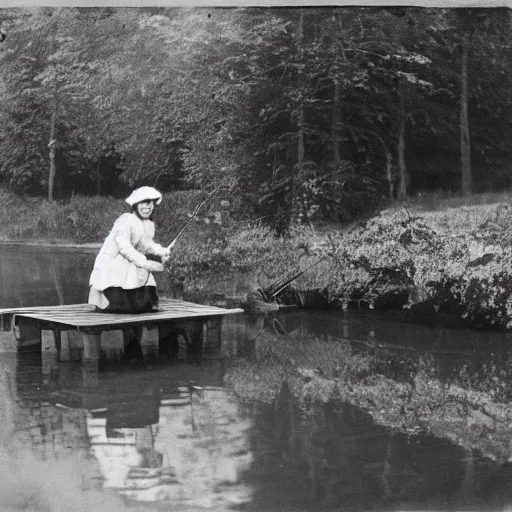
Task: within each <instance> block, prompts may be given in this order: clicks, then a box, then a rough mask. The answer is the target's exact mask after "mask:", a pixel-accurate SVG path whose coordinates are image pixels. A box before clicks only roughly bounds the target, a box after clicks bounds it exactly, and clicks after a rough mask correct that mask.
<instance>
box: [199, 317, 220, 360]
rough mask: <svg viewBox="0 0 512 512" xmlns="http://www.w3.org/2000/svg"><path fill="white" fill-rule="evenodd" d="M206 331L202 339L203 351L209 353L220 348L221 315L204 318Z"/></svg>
mask: <svg viewBox="0 0 512 512" xmlns="http://www.w3.org/2000/svg"><path fill="white" fill-rule="evenodd" d="M205 324H206V333H205V334H204V340H203V353H204V354H211V353H213V352H217V351H218V350H219V349H220V348H221V342H222V317H218V318H217V317H213V318H208V319H205Z"/></svg>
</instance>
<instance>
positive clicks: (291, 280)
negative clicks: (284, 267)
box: [269, 254, 329, 298]
mask: <svg viewBox="0 0 512 512" xmlns="http://www.w3.org/2000/svg"><path fill="white" fill-rule="evenodd" d="M328 256H329V254H325V255H324V256H322V257H321V258H319V259H318V260H316V261H315V262H314V263H312V264H311V265H309V267H306V268H305V269H304V270H300V271H299V272H297V273H295V274H293V275H292V276H291V277H290V278H288V279H286V280H285V282H284V283H283V284H281V285H280V286H278V288H277V289H276V290H275V291H273V292H271V293H270V294H269V296H270V298H273V297H276V296H277V295H278V294H279V293H281V292H282V291H283V290H284V289H285V288H286V287H287V286H288V285H290V284H291V283H292V282H293V281H295V279H297V278H299V277H300V276H301V275H302V274H304V272H307V271H308V270H310V269H312V268H313V267H316V265H318V264H319V263H321V262H322V261H323V260H325V259H326V258H327V257H328Z"/></svg>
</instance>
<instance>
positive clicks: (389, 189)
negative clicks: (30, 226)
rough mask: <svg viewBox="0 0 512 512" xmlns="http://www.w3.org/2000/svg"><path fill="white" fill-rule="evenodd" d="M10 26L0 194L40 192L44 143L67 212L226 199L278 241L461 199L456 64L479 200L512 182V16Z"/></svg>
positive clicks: (48, 21)
mask: <svg viewBox="0 0 512 512" xmlns="http://www.w3.org/2000/svg"><path fill="white" fill-rule="evenodd" d="M5 14H6V15H7V14H9V26H8V32H9V34H8V37H7V38H6V40H5V41H4V42H3V43H2V46H1V50H0V61H1V65H2V70H3V73H2V77H1V83H0V85H1V88H2V97H1V99H0V102H1V104H2V108H1V112H2V114H1V115H2V125H1V127H0V169H1V173H0V180H1V181H2V182H3V184H4V185H6V186H8V187H10V188H11V189H12V190H14V191H20V192H30V193H38V194H46V193H47V189H48V187H49V177H48V168H49V148H48V144H49V142H50V135H51V134H52V133H53V132H54V133H53V139H54V140H55V151H56V152H55V168H56V177H55V180H56V191H57V193H56V195H57V196H59V197H65V196H66V195H69V194H71V193H73V192H82V193H97V194H101V193H106V194H108V193H110V194H114V195H115V194H120V193H124V192H125V190H126V187H128V186H135V185H138V184H142V183H147V184H153V185H155V186H158V187H160V188H162V189H163V190H175V189H184V188H194V187H200V188H210V187H213V186H218V185H219V184H221V185H222V186H223V190H225V191H226V192H227V193H229V194H230V199H231V200H232V203H233V205H232V206H233V210H234V211H235V212H237V214H238V215H239V216H241V217H248V218H255V217H262V218H265V219H266V220H267V221H268V222H269V223H270V224H272V225H273V226H274V228H277V229H278V230H279V231H286V230H287V229H288V228H289V226H290V223H293V222H294V221H296V220H300V221H307V220H315V219H326V220H335V221H336V220H340V221H345V220H349V219H351V218H354V217H356V216H358V215H360V214H361V213H362V212H363V211H365V210H367V209H368V208H372V207H373V206H375V205H377V204H379V203H380V202H381V201H382V200H383V199H386V198H388V199H389V198H394V197H402V198H403V197H406V196H407V195H409V194H411V193H416V192H421V191H424V190H427V189H429V188H430V189H440V188H444V189H449V190H452V191H457V190H459V188H460V186H461V183H462V180H461V172H462V168H461V161H460V160H461V159H460V135H459V117H460V112H461V101H460V99H461V90H462V89H461V84H462V76H461V70H462V69H463V66H462V64H463V62H464V54H465V55H466V56H467V66H466V68H467V69H466V71H467V77H466V78H467V85H468V91H467V95H466V96H467V98H466V101H467V113H468V123H469V133H470V135H471V139H470V140H471V147H470V154H466V156H469V157H470V158H471V173H472V175H471V179H472V183H473V189H474V190H475V191H476V190H483V189H492V188H499V187H503V186H508V185H509V184H510V176H509V173H508V172H507V165H508V163H509V161H510V150H509V145H508V140H510V135H511V127H510V123H509V118H510V112H511V103H510V102H511V100H510V97H511V95H510V91H511V87H512V84H511V82H510V76H509V73H508V72H507V70H508V69H509V67H510V65H511V64H512V63H511V62H510V60H511V55H512V53H511V52H510V41H509V38H508V34H509V32H510V24H511V17H510V11H509V10H502V9H458V10H449V9H414V8H407V9H403V10H400V11H396V10H393V9H381V8H318V9H306V10H301V9H252V8H237V9H197V8H196V9H185V8H150V9H148V8H146V9H142V8H141V9H113V8H94V9H80V8H63V9H48V8H41V9H31V10H27V11H24V10H19V9H18V10H16V9H15V10H12V9H10V10H9V11H7V10H6V11H5ZM464 44H466V46H464ZM464 48H466V50H465V51H466V53H464V51H463V50H464ZM52 124H53V125H54V126H53V127H54V130H53V132H52ZM466 167H467V166H466ZM490 170H492V171H493V172H489V171H490ZM50 181H51V180H50Z"/></svg>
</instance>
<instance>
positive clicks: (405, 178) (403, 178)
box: [398, 115, 409, 199]
mask: <svg viewBox="0 0 512 512" xmlns="http://www.w3.org/2000/svg"><path fill="white" fill-rule="evenodd" d="M405 122H406V119H405V116H403V115H401V116H400V126H399V130H398V171H399V176H400V182H399V184H398V197H399V198H400V199H405V198H406V197H407V186H408V182H409V175H408V173H407V165H406V163H405Z"/></svg>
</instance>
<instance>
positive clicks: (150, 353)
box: [140, 325, 159, 362]
mask: <svg viewBox="0 0 512 512" xmlns="http://www.w3.org/2000/svg"><path fill="white" fill-rule="evenodd" d="M158 340H159V336H158V325H144V326H142V333H141V337H140V348H141V350H142V354H143V356H144V360H145V361H146V362H147V361H154V360H156V359H158Z"/></svg>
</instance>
